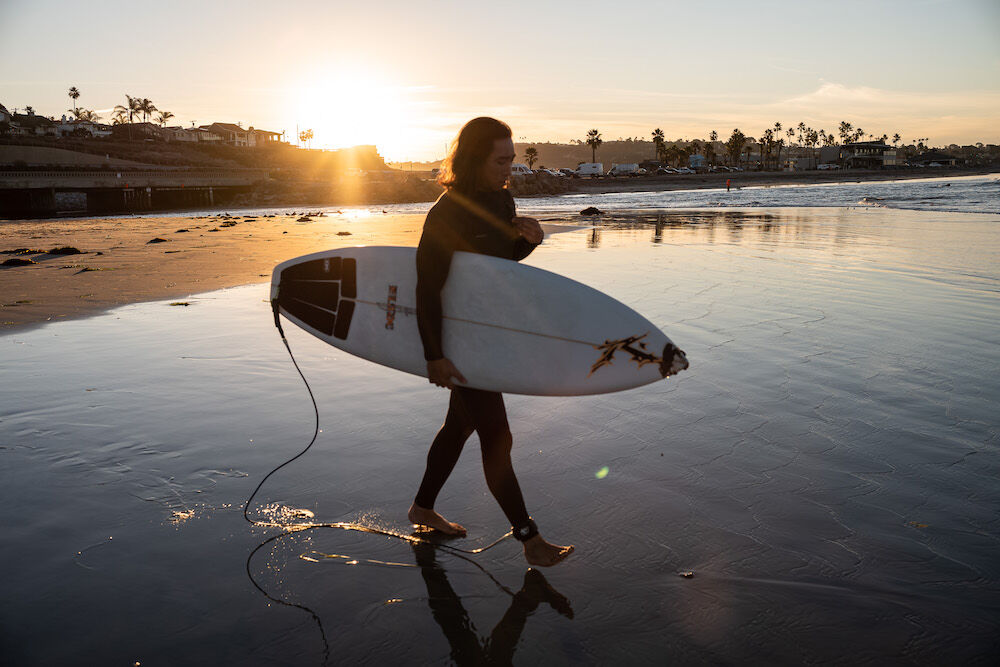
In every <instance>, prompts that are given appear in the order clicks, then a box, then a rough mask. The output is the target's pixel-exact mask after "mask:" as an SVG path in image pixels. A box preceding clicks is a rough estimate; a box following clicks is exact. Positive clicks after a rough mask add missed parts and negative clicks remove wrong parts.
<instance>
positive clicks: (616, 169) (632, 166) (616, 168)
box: [608, 162, 639, 176]
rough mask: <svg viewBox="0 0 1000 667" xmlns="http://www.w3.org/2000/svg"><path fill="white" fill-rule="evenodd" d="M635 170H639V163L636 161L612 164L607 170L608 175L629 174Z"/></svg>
mask: <svg viewBox="0 0 1000 667" xmlns="http://www.w3.org/2000/svg"><path fill="white" fill-rule="evenodd" d="M637 171H639V165H638V163H636V162H626V163H625V164H613V165H611V169H610V170H609V171H608V176H631V175H632V174H634V173H635V172H637Z"/></svg>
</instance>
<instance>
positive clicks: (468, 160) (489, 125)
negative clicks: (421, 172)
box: [438, 116, 513, 195]
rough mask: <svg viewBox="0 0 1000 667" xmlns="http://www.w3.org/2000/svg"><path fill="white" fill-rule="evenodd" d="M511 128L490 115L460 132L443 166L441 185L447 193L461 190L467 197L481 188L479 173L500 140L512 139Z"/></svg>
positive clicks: (475, 121)
mask: <svg viewBox="0 0 1000 667" xmlns="http://www.w3.org/2000/svg"><path fill="white" fill-rule="evenodd" d="M512 136H513V134H512V133H511V131H510V126H509V125H507V123H504V122H503V121H499V120H497V119H496V118H490V117H488V116H480V117H479V118H473V119H472V120H470V121H469V122H468V123H466V124H465V126H464V127H462V129H461V130H460V131H459V133H458V136H457V137H455V141H453V142H452V144H451V150H450V151H449V152H448V157H446V158H445V159H444V162H443V163H441V173H440V174H439V175H438V183H440V184H441V185H443V186H444V188H445V189H446V190H457V191H458V192H460V193H462V194H465V195H472V194H475V192H476V190H478V189H479V185H480V184H479V172H480V169H482V166H483V164H484V163H485V162H486V159H487V158H488V157H489V156H490V153H492V152H493V144H494V143H495V142H496V140H497V139H510V138H511V137H512Z"/></svg>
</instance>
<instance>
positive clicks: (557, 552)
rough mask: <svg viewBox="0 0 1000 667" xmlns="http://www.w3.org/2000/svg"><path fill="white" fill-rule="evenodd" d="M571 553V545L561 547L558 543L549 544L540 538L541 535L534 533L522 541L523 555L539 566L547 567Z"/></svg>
mask: <svg viewBox="0 0 1000 667" xmlns="http://www.w3.org/2000/svg"><path fill="white" fill-rule="evenodd" d="M571 553H573V545H572V544H571V545H569V546H567V547H561V546H559V545H558V544H549V543H548V542H546V541H545V540H543V539H542V536H541V535H535V536H534V537H532V538H531V539H530V540H528V541H527V542H525V543H524V557H525V559H527V561H528V562H529V563H531V564H532V565H537V566H539V567H549V566H551V565H555V564H556V563H558V562H559V561H561V560H563V559H564V558H566V556H569V555H570V554H571Z"/></svg>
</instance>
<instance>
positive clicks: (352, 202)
mask: <svg viewBox="0 0 1000 667" xmlns="http://www.w3.org/2000/svg"><path fill="white" fill-rule="evenodd" d="M997 173H1000V169H998V168H997V167H989V168H986V167H984V168H975V169H967V168H937V169H932V168H923V169H906V170H899V171H887V170H880V169H867V170H850V171H847V170H845V171H841V172H838V171H815V170H814V171H803V172H753V171H751V172H737V173H721V174H683V175H676V174H675V175H669V176H643V177H639V178H627V177H620V178H612V177H607V176H605V177H600V178H594V179H590V178H574V179H565V180H558V181H556V179H555V178H554V177H549V178H547V179H545V180H548V181H555V185H553V186H552V187H547V186H546V184H545V183H544V182H542V181H541V179H540V180H539V183H538V184H529V186H530V187H525V186H524V184H518V183H514V184H512V187H511V191H512V193H513V194H514V196H515V197H517V198H518V199H526V200H531V199H539V198H544V197H558V196H560V195H598V194H611V193H621V192H677V191H685V190H691V191H697V190H711V189H720V190H721V189H724V188H725V187H726V181H727V180H729V181H731V185H732V187H733V189H737V190H738V189H742V188H747V187H782V186H806V185H837V184H843V183H892V182H898V181H911V180H925V179H935V178H964V177H969V176H987V175H990V174H997ZM550 185H551V184H550ZM556 186H558V187H556ZM567 186H568V189H567ZM433 187H434V188H435V190H434V192H438V191H439V188H438V187H437V186H436V185H435V186H433ZM539 189H543V190H544V189H551V190H552V192H542V191H538V190H539ZM409 194H413V193H409ZM279 197H280V195H263V194H252V193H251V194H250V196H244V197H243V198H242V199H238V200H237V201H233V202H228V203H225V204H219V205H217V206H214V207H209V208H206V207H184V208H176V209H162V210H155V211H135V212H120V213H110V214H107V215H92V214H88V213H87V212H86V211H84V210H76V211H72V210H71V211H63V212H61V213H57V214H56V215H54V216H50V217H41V218H4V217H0V229H2V228H4V227H6V226H7V225H8V224H9V223H17V222H36V223H41V222H45V221H48V220H93V219H112V218H118V219H146V218H154V217H168V216H169V217H181V218H187V217H189V214H193V213H206V212H210V213H218V214H221V213H224V212H233V211H236V212H241V213H242V212H247V211H265V210H267V211H272V212H275V211H277V210H278V209H284V210H287V209H301V208H303V207H306V208H310V209H320V208H332V207H339V208H346V209H371V208H377V207H386V206H402V205H407V204H409V205H421V204H427V205H428V206H430V205H431V204H433V203H434V200H435V199H436V196H435V198H434V199H428V200H426V201H423V200H420V199H419V198H417V197H413V196H404V197H388V196H385V193H383V196H379V197H372V198H369V199H370V201H362V200H359V199H358V198H357V197H347V198H343V197H341V198H336V197H335V198H331V199H324V198H323V197H305V198H303V197H301V196H289V197H288V198H287V199H281V198H279ZM255 199H256V200H258V201H253V200H255ZM279 215H280V214H279Z"/></svg>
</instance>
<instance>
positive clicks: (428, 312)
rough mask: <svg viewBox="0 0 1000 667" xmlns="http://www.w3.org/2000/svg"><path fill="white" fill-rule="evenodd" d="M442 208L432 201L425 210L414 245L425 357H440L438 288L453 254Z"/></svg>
mask: <svg viewBox="0 0 1000 667" xmlns="http://www.w3.org/2000/svg"><path fill="white" fill-rule="evenodd" d="M442 208H443V207H439V205H435V206H434V208H432V209H431V210H430V212H429V213H428V214H427V219H426V220H425V221H424V231H423V233H422V234H421V235H420V244H419V245H418V246H417V328H418V329H419V330H420V340H421V342H422V343H423V346H424V359H426V360H427V361H434V360H435V359H441V358H442V357H444V350H443V349H442V343H441V330H442V317H443V311H442V308H441V290H442V289H443V288H444V283H445V281H447V280H448V271H449V269H450V268H451V257H452V255H454V254H455V246H454V243H453V242H451V237H452V236H453V234H452V233H451V229H450V226H449V225H448V220H447V219H446V218H447V216H446V215H444V213H443V211H442Z"/></svg>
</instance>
